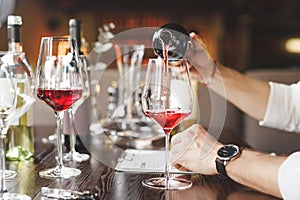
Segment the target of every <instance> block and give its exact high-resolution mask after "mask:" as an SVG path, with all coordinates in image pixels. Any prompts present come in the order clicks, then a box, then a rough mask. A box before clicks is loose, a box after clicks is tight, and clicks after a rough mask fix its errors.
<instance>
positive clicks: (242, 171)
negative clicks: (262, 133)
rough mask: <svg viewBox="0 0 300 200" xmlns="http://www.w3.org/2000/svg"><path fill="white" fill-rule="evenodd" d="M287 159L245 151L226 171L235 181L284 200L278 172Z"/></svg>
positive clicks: (230, 163)
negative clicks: (279, 185)
mask: <svg viewBox="0 0 300 200" xmlns="http://www.w3.org/2000/svg"><path fill="white" fill-rule="evenodd" d="M285 159H286V157H283V156H271V155H270V154H264V153H260V152H255V151H252V150H250V149H244V150H243V151H242V153H241V155H240V156H239V157H238V158H237V159H235V160H233V161H231V162H229V164H228V165H227V166H226V170H227V174H228V175H229V177H230V178H231V179H233V180H234V181H236V182H238V183H241V184H243V185H246V186H248V187H251V188H254V189H256V190H259V191H261V192H264V193H267V194H270V195H273V196H277V197H280V198H282V197H281V194H280V190H279V187H278V170H279V167H280V165H281V164H282V163H283V162H284V160H285Z"/></svg>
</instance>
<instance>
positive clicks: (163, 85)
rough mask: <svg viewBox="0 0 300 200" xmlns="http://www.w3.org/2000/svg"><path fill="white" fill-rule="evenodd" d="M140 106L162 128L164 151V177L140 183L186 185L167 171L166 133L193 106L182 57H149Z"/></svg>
mask: <svg viewBox="0 0 300 200" xmlns="http://www.w3.org/2000/svg"><path fill="white" fill-rule="evenodd" d="M142 106H143V111H144V112H145V114H146V115H147V116H148V117H149V118H152V119H154V120H155V121H156V122H157V123H158V124H159V125H160V126H161V127H162V128H163V130H164V132H165V152H166V163H165V177H157V178H151V179H147V180H144V181H143V182H142V183H143V185H144V186H146V187H149V188H153V189H161V190H183V189H187V188H190V187H191V186H192V182H191V181H189V180H186V179H183V178H171V177H170V174H169V168H170V162H169V140H170V132H171V131H172V129H173V128H174V127H175V126H177V125H178V124H179V123H180V122H181V121H183V120H184V119H185V118H187V117H188V116H189V115H190V114H191V112H192V108H193V91H192V87H191V83H190V79H189V71H188V63H187V61H186V60H184V59H180V60H175V61H174V60H173V61H169V62H165V61H164V60H163V59H161V58H157V59H149V62H148V68H147V73H146V80H145V85H144V89H143V94H142Z"/></svg>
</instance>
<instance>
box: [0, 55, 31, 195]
mask: <svg viewBox="0 0 300 200" xmlns="http://www.w3.org/2000/svg"><path fill="white" fill-rule="evenodd" d="M21 58H22V55H20V54H19V53H7V54H6V55H4V56H3V57H1V61H2V64H1V68H0V131H1V134H0V137H1V142H0V145H1V148H0V156H1V173H2V174H1V176H0V180H1V185H0V199H13V200H14V199H15V200H18V199H20V200H21V199H22V200H27V199H31V198H30V197H29V196H27V195H23V194H17V193H10V192H8V191H7V188H6V169H5V168H6V167H5V154H6V153H5V149H6V148H5V144H6V135H7V131H8V129H9V126H10V125H11V124H12V123H13V122H14V121H15V120H18V118H19V117H21V116H22V115H23V114H24V113H25V112H26V111H27V110H28V109H29V108H30V106H31V105H32V104H33V102H34V101H35V96H34V86H33V83H34V76H33V73H31V71H29V70H28V69H27V68H26V67H24V66H23V65H21V64H20V63H19V62H18V60H19V59H21ZM18 100H20V101H21V102H22V103H21V104H19V105H18V104H17V101H18Z"/></svg>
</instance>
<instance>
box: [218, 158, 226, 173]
mask: <svg viewBox="0 0 300 200" xmlns="http://www.w3.org/2000/svg"><path fill="white" fill-rule="evenodd" d="M225 166H226V165H225V163H224V161H222V160H220V159H219V158H216V168H217V171H218V173H219V176H220V177H222V178H228V175H227V172H226V169H225Z"/></svg>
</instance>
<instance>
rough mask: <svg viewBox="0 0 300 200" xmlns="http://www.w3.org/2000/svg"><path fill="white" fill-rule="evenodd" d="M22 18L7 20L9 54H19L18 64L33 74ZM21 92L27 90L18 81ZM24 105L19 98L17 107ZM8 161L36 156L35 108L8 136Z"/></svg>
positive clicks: (12, 127) (20, 119) (14, 125)
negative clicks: (24, 45)
mask: <svg viewBox="0 0 300 200" xmlns="http://www.w3.org/2000/svg"><path fill="white" fill-rule="evenodd" d="M21 29H22V17H21V16H15V15H9V16H8V18H7V33H8V53H13V54H14V55H17V54H19V55H20V56H18V58H19V59H18V62H19V63H18V64H21V65H22V66H24V67H26V68H27V70H28V71H29V72H30V73H33V71H32V67H31V66H30V64H29V62H28V61H27V59H26V56H25V55H26V54H25V53H24V52H23V46H22V35H21V34H22V31H21ZM17 86H18V88H19V90H20V91H21V92H22V90H25V89H26V88H25V87H24V83H23V82H22V81H18V83H17ZM21 105H22V98H20V97H18V99H17V106H21ZM7 142H8V144H7V153H6V158H7V160H12V161H19V160H28V159H30V158H31V157H32V156H33V154H34V129H33V107H31V108H30V109H29V110H28V111H27V112H26V113H25V114H24V115H22V116H21V117H20V118H19V119H18V120H16V122H14V123H13V124H12V125H11V126H10V129H9V131H8V135H7Z"/></svg>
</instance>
